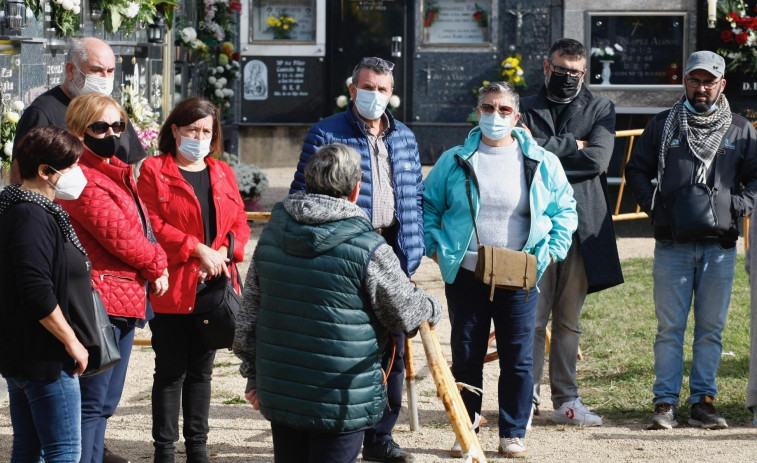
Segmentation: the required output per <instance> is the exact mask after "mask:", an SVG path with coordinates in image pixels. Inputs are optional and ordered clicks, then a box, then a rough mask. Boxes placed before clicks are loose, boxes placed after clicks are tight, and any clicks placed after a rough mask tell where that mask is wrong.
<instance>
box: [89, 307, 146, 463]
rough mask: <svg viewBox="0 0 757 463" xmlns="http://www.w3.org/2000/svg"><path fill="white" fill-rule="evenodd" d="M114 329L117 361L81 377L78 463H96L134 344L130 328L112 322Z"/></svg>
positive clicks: (118, 400)
mask: <svg viewBox="0 0 757 463" xmlns="http://www.w3.org/2000/svg"><path fill="white" fill-rule="evenodd" d="M110 321H111V323H113V325H114V326H115V327H116V335H117V336H118V347H119V348H120V350H121V361H120V362H118V364H117V365H116V366H114V367H113V368H111V369H110V370H107V371H104V372H102V373H100V374H99V375H94V376H87V377H84V378H81V445H82V446H81V462H82V463H100V462H101V461H102V458H103V447H104V446H105V427H106V425H107V424H108V418H110V417H111V416H112V415H113V413H115V411H116V407H117V406H118V402H120V401H121V393H122V392H123V390H124V382H125V381H126V368H127V367H128V366H129V357H130V356H131V347H132V345H133V344H134V326H133V325H129V324H128V323H126V322H125V321H123V320H117V319H113V317H111V320H110Z"/></svg>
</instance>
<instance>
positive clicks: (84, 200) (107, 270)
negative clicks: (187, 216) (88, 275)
mask: <svg viewBox="0 0 757 463" xmlns="http://www.w3.org/2000/svg"><path fill="white" fill-rule="evenodd" d="M127 120H128V119H127V117H126V113H125V112H124V110H123V109H122V108H121V106H120V105H119V104H118V103H117V102H116V101H115V100H114V99H112V98H110V97H109V96H105V95H102V94H100V93H96V92H95V93H88V94H85V95H81V96H78V97H76V98H74V99H73V100H71V103H70V104H69V105H68V110H67V112H66V124H67V125H68V128H69V130H70V131H71V133H73V134H74V135H76V136H77V137H79V139H80V140H82V141H83V142H84V152H83V153H82V155H81V158H80V159H79V165H80V166H81V169H82V171H83V172H84V176H85V177H87V186H86V187H85V188H84V191H83V192H82V194H81V195H80V196H79V198H78V199H76V200H73V201H63V200H61V201H60V203H61V205H62V206H63V208H64V209H65V210H66V211H68V213H69V214H70V219H71V224H72V225H73V226H74V229H75V230H76V234H77V235H78V236H79V240H80V241H81V243H82V245H83V246H84V249H86V250H87V253H88V254H89V259H90V260H91V261H92V280H93V285H94V288H95V289H97V290H98V291H99V292H100V295H101V296H102V299H103V302H104V303H105V308H106V310H107V311H108V315H109V316H110V320H111V323H113V325H114V326H115V327H116V331H117V332H118V333H119V347H120V350H121V362H120V363H119V364H118V365H116V366H115V367H114V368H111V369H110V370H107V371H105V372H103V373H100V374H98V375H94V376H87V377H82V378H81V379H80V385H81V399H82V400H81V406H82V423H81V431H82V432H81V435H82V457H81V460H80V461H81V462H82V463H90V462H92V463H95V462H98V463H99V462H101V461H103V446H104V443H103V441H104V439H105V427H106V425H107V420H108V418H110V416H111V415H113V413H114V412H115V410H116V407H117V406H118V402H119V401H120V400H121V392H122V391H123V386H124V381H125V379H126V367H127V366H128V364H129V356H130V354H131V347H132V345H133V342H134V328H135V327H142V326H144V325H145V320H146V319H148V318H149V317H150V316H151V315H152V311H151V310H148V306H149V300H148V297H147V296H148V291H149V292H152V293H153V295H155V296H162V295H163V293H165V292H166V290H167V289H168V273H167V267H168V262H167V259H166V253H165V252H164V251H163V249H162V248H161V247H160V245H159V244H158V243H157V241H156V240H155V238H154V236H153V234H152V230H151V229H150V222H149V218H148V216H147V210H146V209H145V205H144V204H143V203H142V201H140V199H139V196H138V195H137V189H136V184H135V182H134V177H133V175H132V171H131V167H129V165H127V164H125V163H123V162H122V161H121V160H119V159H118V158H116V157H113V155H114V154H115V152H116V149H117V148H118V146H119V142H120V140H119V137H120V135H121V133H122V132H123V131H124V130H125V129H126V123H127ZM155 299H158V298H157V297H156V298H155Z"/></svg>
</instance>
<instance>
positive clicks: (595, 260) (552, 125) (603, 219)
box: [521, 39, 623, 426]
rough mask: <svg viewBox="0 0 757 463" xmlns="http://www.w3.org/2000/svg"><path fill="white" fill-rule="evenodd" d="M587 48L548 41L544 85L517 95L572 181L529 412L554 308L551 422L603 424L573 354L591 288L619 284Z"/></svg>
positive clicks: (609, 136)
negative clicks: (567, 238)
mask: <svg viewBox="0 0 757 463" xmlns="http://www.w3.org/2000/svg"><path fill="white" fill-rule="evenodd" d="M585 75H586V49H585V48H584V46H583V45H582V44H581V43H580V42H578V41H576V40H573V39H561V40H558V41H557V42H555V43H554V44H553V45H552V48H551V49H550V50H549V55H548V59H546V60H545V61H544V86H543V87H542V89H541V91H540V92H539V94H537V95H534V96H531V97H528V98H524V99H523V100H522V103H521V104H522V112H523V119H522V122H523V125H524V126H525V127H527V128H528V129H529V130H530V131H531V133H532V135H533V137H534V139H535V140H536V141H537V143H539V145H541V146H542V147H543V148H544V149H546V150H548V151H551V152H553V153H554V154H555V155H557V157H558V158H559V159H560V163H561V164H562V166H563V169H564V170H565V174H566V175H567V177H568V181H569V182H570V184H571V186H572V187H573V192H574V193H573V195H574V197H575V199H576V209H577V211H578V230H576V232H575V233H574V234H573V242H572V244H571V247H570V250H569V251H568V256H567V257H566V258H565V260H563V261H562V262H557V263H554V264H552V265H550V266H549V268H548V269H547V271H546V272H545V273H544V276H543V277H542V279H541V282H540V283H539V289H540V291H541V292H540V294H539V306H538V311H537V317H536V332H535V337H534V407H533V410H534V413H538V410H539V408H538V407H539V404H540V403H541V395H540V393H541V390H540V387H541V379H542V375H543V372H544V353H545V337H546V329H547V323H548V321H549V318H550V314H551V315H552V337H551V344H550V350H549V381H550V386H551V391H552V404H553V406H554V412H553V413H552V420H553V421H554V422H556V423H562V424H574V425H579V426H601V425H602V418H600V417H599V416H598V415H597V414H596V413H593V412H591V411H590V410H588V409H587V408H586V407H585V406H584V405H583V404H582V403H581V397H580V395H579V394H578V385H577V383H576V359H577V357H578V345H579V338H580V335H581V330H580V323H579V320H580V316H581V309H582V307H583V304H584V300H585V299H586V295H587V294H588V293H593V292H596V291H601V290H603V289H606V288H609V287H611V286H615V285H618V284H621V283H622V282H623V273H622V272H621V269H620V260H619V258H618V248H617V246H616V244H615V231H614V230H613V226H612V217H611V215H610V207H609V199H608V194H607V178H606V175H605V171H606V170H607V167H608V166H609V164H610V158H611V157H612V151H613V147H614V145H615V107H614V105H613V104H612V102H611V101H609V100H608V99H606V98H602V97H600V96H596V95H594V94H592V93H591V92H590V91H589V89H587V88H586V86H584V85H583V83H584V77H585Z"/></svg>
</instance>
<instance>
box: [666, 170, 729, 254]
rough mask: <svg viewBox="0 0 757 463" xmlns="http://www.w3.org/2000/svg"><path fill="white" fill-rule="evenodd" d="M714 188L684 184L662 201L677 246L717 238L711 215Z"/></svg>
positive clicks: (700, 184)
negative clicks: (677, 243)
mask: <svg viewBox="0 0 757 463" xmlns="http://www.w3.org/2000/svg"><path fill="white" fill-rule="evenodd" d="M717 194H718V190H717V188H710V187H709V186H707V185H705V184H704V183H695V184H693V185H686V186H684V187H681V188H679V189H677V190H675V191H674V192H672V193H670V194H669V195H667V196H666V197H665V199H664V200H663V207H664V208H665V210H666V211H667V213H668V221H669V222H670V229H671V231H672V232H673V238H675V240H676V241H678V242H679V243H686V242H689V241H697V240H701V239H705V238H713V237H717V236H719V235H720V231H719V230H718V216H717V214H716V213H715V197H716V196H717Z"/></svg>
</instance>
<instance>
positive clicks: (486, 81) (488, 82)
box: [482, 80, 491, 87]
mask: <svg viewBox="0 0 757 463" xmlns="http://www.w3.org/2000/svg"><path fill="white" fill-rule="evenodd" d="M490 83H491V82H490V81H488V80H485V81H483V82H482V84H484V85H483V86H484V87H486V86H487V85H489V84H490Z"/></svg>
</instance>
